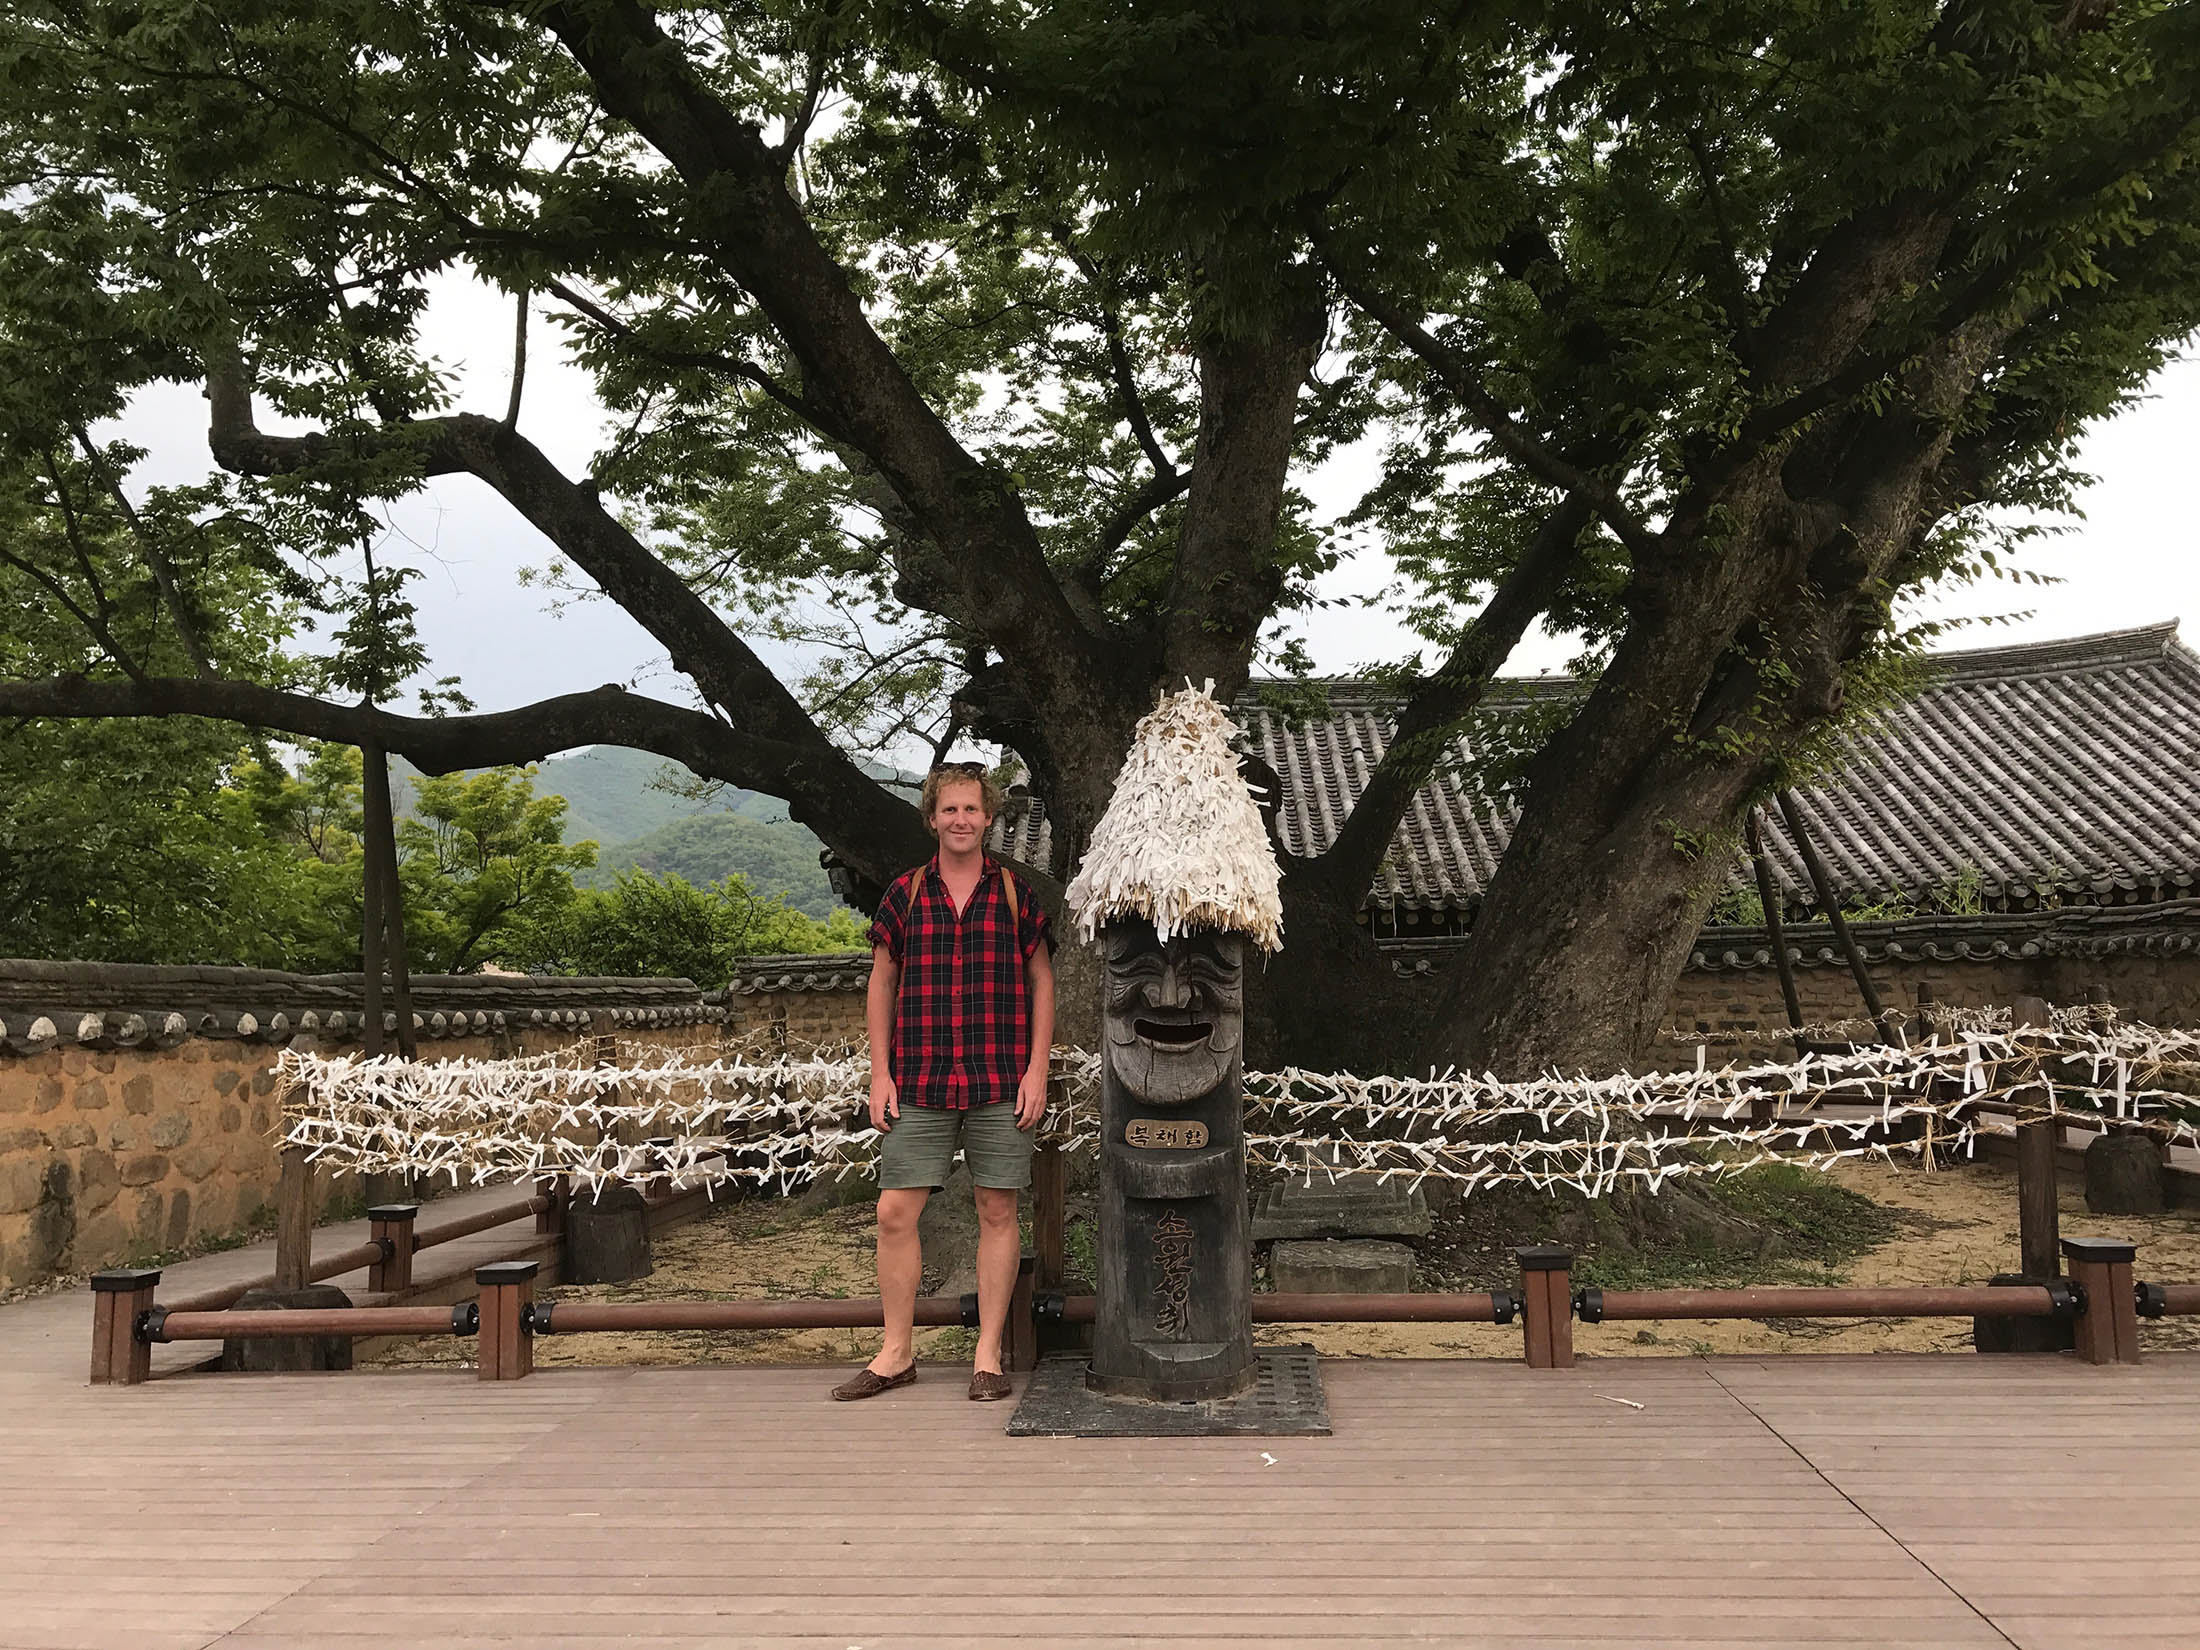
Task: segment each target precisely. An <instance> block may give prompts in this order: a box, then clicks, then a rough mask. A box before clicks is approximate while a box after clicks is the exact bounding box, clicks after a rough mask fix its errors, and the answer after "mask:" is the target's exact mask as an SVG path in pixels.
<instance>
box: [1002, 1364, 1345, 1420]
mask: <svg viewBox="0 0 2200 1650" xmlns="http://www.w3.org/2000/svg"><path fill="white" fill-rule="evenodd" d="M1254 1359H1255V1365H1256V1368H1257V1370H1258V1374H1257V1376H1256V1378H1255V1380H1254V1382H1253V1385H1252V1387H1251V1388H1250V1389H1249V1390H1248V1391H1246V1392H1243V1393H1241V1394H1239V1395H1238V1396H1237V1397H1235V1398H1204V1399H1196V1400H1194V1401H1192V1402H1190V1403H1181V1404H1162V1403H1154V1402H1151V1401H1149V1400H1147V1399H1143V1398H1105V1397H1102V1396H1101V1395H1100V1394H1099V1393H1097V1392H1094V1391H1093V1390H1092V1389H1091V1388H1089V1387H1087V1386H1086V1385H1085V1360H1084V1358H1083V1357H1082V1356H1080V1355H1077V1354H1069V1355H1064V1356H1060V1357H1053V1358H1049V1359H1047V1360H1046V1361H1045V1362H1044V1363H1042V1364H1040V1365H1039V1367H1038V1368H1037V1369H1035V1370H1033V1371H1032V1374H1031V1379H1030V1381H1029V1382H1027V1383H1026V1384H1025V1386H1024V1397H1023V1402H1021V1403H1020V1404H1018V1405H1017V1406H1016V1413H1015V1414H1014V1415H1012V1416H1010V1417H1009V1422H1008V1435H1009V1436H1010V1437H1011V1438H1223V1437H1228V1436H1231V1435H1232V1434H1244V1435H1247V1436H1255V1437H1264V1438H1326V1437H1328V1436H1329V1400H1328V1399H1327V1398H1326V1397H1324V1396H1323V1393H1322V1374H1321V1359H1320V1356H1319V1355H1318V1354H1317V1353H1316V1352H1315V1351H1314V1349H1313V1348H1312V1347H1310V1346H1263V1347H1259V1348H1256V1349H1255V1352H1254Z"/></svg>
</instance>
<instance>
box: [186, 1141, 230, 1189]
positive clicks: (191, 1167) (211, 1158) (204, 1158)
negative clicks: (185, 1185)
mask: <svg viewBox="0 0 2200 1650" xmlns="http://www.w3.org/2000/svg"><path fill="white" fill-rule="evenodd" d="M228 1155H229V1153H228V1150H227V1149H226V1148H225V1147H224V1146H223V1145H222V1143H221V1142H220V1141H218V1140H201V1141H198V1142H196V1143H195V1144H192V1145H189V1146H186V1147H184V1148H183V1150H181V1151H179V1152H178V1153H176V1172H177V1173H178V1174H180V1175H182V1176H183V1178H184V1179H186V1180H188V1181H191V1182H192V1183H193V1184H196V1183H197V1182H199V1181H201V1180H204V1179H205V1178H206V1177H207V1176H208V1175H210V1174H212V1173H213V1172H214V1171H215V1170H216V1169H218V1168H220V1167H221V1166H222V1159H223V1158H225V1157H227V1156H228Z"/></svg>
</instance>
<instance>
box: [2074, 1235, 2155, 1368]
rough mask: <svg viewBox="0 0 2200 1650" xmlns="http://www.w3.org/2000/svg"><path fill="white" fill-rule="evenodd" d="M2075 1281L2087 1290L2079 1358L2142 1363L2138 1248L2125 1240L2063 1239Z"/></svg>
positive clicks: (2079, 1327)
mask: <svg viewBox="0 0 2200 1650" xmlns="http://www.w3.org/2000/svg"><path fill="white" fill-rule="evenodd" d="M2062 1252H2063V1253H2064V1255H2066V1256H2068V1257H2069V1260H2070V1281H2071V1282H2072V1283H2074V1284H2076V1285H2077V1286H2078V1288H2079V1289H2081V1290H2082V1291H2084V1294H2085V1310H2084V1311H2082V1312H2080V1313H2079V1314H2078V1323H2077V1331H2078V1356H2079V1357H2080V1358H2082V1359H2083V1360H2084V1361H2085V1362H2087V1363H2089V1364H2135V1363H2137V1362H2138V1361H2139V1304H2138V1295H2137V1293H2136V1292H2135V1291H2134V1289H2133V1287H2132V1281H2131V1268H2132V1263H2133V1261H2135V1260H2136V1259H2137V1258H2138V1248H2137V1246H2136V1245H2134V1244H2131V1243H2128V1242H2125V1241H2124V1240H2123V1239H2121V1238H2064V1239H2063V1244H2062Z"/></svg>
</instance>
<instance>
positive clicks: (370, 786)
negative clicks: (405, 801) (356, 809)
mask: <svg viewBox="0 0 2200 1650" xmlns="http://www.w3.org/2000/svg"><path fill="white" fill-rule="evenodd" d="M359 755H360V758H361V765H362V767H363V768H364V771H365V775H366V784H365V788H364V790H365V794H364V796H363V798H362V800H363V801H364V802H365V804H366V808H365V812H366V836H367V840H366V853H367V859H368V861H369V862H370V863H371V864H372V865H374V867H375V868H376V877H377V881H378V882H379V883H380V885H381V891H382V901H381V906H382V928H383V933H384V934H385V936H386V937H387V941H388V944H387V947H386V956H387V958H388V963H389V971H390V1007H391V1008H392V1009H393V1010H394V1011H395V1012H396V1015H397V1052H398V1053H399V1054H401V1055H403V1056H404V1057H405V1058H406V1059H408V1060H411V1059H416V1058H417V1057H418V1056H419V1053H420V1044H419V1039H418V1037H417V1035H416V1034H415V1032H414V1031H413V1012H412V969H411V966H410V964H409V962H408V959H407V958H406V955H405V885H404V884H403V883H402V882H401V881H399V880H398V875H397V814H396V810H395V809H394V808H393V807H392V806H391V803H390V761H389V757H388V756H387V755H385V754H384V753H383V752H382V751H381V750H380V749H379V748H377V747H376V746H373V745H362V746H360V747H359Z"/></svg>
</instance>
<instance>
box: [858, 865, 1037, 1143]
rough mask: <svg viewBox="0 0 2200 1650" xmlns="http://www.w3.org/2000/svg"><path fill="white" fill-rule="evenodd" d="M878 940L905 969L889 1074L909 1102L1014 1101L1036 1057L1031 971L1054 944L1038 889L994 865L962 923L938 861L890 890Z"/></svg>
mask: <svg viewBox="0 0 2200 1650" xmlns="http://www.w3.org/2000/svg"><path fill="white" fill-rule="evenodd" d="M1009 877H1015V878H1016V911H1015V913H1014V914H1013V915H1011V914H1010V911H1009V908H1008V896H1007V893H1006V892H1005V882H1004V879H1006V878H1009ZM870 940H871V944H872V945H873V946H884V947H885V948H886V954H887V955H888V956H890V957H892V958H893V959H894V961H895V963H896V964H897V965H898V966H899V967H900V969H901V993H900V996H899V997H898V998H897V999H896V1003H895V1010H894V1034H893V1047H892V1049H891V1051H890V1053H889V1058H888V1069H889V1071H890V1072H891V1073H892V1075H893V1079H894V1086H895V1087H896V1089H898V1090H899V1091H900V1095H901V1101H902V1104H904V1105H914V1106H931V1107H936V1108H940V1109H942V1110H948V1111H967V1110H968V1109H969V1108H970V1107H972V1106H990V1105H996V1104H998V1103H1000V1102H1002V1101H1007V1100H1014V1099H1015V1098H1016V1085H1017V1084H1018V1083H1019V1082H1020V1081H1022V1079H1023V1075H1024V1068H1025V1066H1026V1065H1027V1064H1028V1062H1029V1060H1030V1056H1031V987H1030V984H1029V982H1028V981H1027V980H1026V979H1025V977H1024V967H1025V965H1026V964H1027V963H1029V962H1030V961H1031V959H1032V957H1033V956H1034V955H1036V954H1037V952H1038V949H1039V947H1040V946H1042V945H1044V946H1046V947H1047V948H1048V949H1049V950H1052V949H1053V946H1054V934H1053V930H1052V926H1051V925H1050V924H1049V922H1048V921H1047V914H1046V912H1045V911H1043V910H1041V909H1040V907H1039V901H1038V900H1037V899H1036V898H1035V897H1034V896H1033V894H1032V892H1031V885H1030V884H1029V883H1027V882H1025V881H1024V880H1023V879H1022V878H1021V877H1016V873H1015V872H1013V871H1011V870H1009V869H1007V868H1006V867H1005V866H1002V865H999V864H997V863H995V862H994V860H993V859H992V858H990V857H988V858H987V859H986V861H985V868H984V869H983V870H982V871H981V872H980V873H979V874H978V886H977V888H976V889H975V890H974V891H973V892H972V893H971V896H970V903H969V904H967V905H965V906H964V907H963V909H962V912H961V914H960V915H959V916H958V915H957V914H956V911H955V902H954V901H953V900H952V899H950V898H949V897H948V894H947V884H946V883H945V882H943V881H942V880H941V878H940V862H939V860H938V859H937V858H934V859H932V860H930V861H928V862H927V863H926V864H924V865H920V866H919V867H918V868H917V869H916V870H914V871H911V872H909V873H907V874H906V875H904V876H901V877H898V878H896V879H895V881H894V883H893V885H892V886H891V887H889V888H888V889H887V890H886V897H885V898H884V899H882V900H881V901H879V908H878V917H877V919H876V920H875V921H874V922H873V923H872V924H871V931H870Z"/></svg>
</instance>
